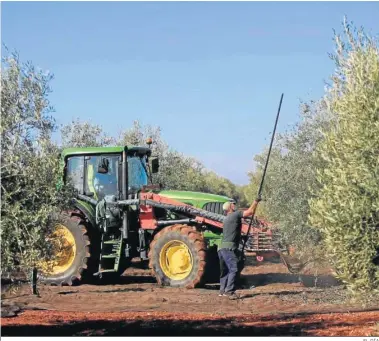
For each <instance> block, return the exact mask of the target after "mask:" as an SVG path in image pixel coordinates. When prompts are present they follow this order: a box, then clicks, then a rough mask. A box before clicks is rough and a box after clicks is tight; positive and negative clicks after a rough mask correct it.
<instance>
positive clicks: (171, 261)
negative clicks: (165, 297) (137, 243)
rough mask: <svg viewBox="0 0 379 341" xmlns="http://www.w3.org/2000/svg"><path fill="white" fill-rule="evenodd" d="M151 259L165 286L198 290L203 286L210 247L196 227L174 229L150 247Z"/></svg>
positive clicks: (157, 275)
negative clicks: (197, 288) (197, 287)
mask: <svg viewBox="0 0 379 341" xmlns="http://www.w3.org/2000/svg"><path fill="white" fill-rule="evenodd" d="M149 259H150V262H149V266H150V268H151V269H152V271H153V273H154V275H155V277H156V279H157V281H158V283H159V284H161V285H165V286H171V287H185V288H195V287H196V286H199V285H201V284H202V283H203V278H204V269H205V262H206V261H205V260H206V245H205V243H204V239H203V236H202V235H201V234H200V233H199V232H197V231H196V229H195V228H194V227H191V226H188V225H172V226H168V227H166V228H164V229H163V230H161V231H160V232H158V233H157V234H156V235H155V237H154V239H153V241H152V243H151V245H150V251H149Z"/></svg>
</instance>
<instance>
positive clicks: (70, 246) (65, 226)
mask: <svg viewBox="0 0 379 341" xmlns="http://www.w3.org/2000/svg"><path fill="white" fill-rule="evenodd" d="M88 230H89V229H88V225H87V223H86V221H85V220H84V219H83V218H82V217H80V216H78V215H74V214H72V213H62V214H60V215H59V216H58V218H57V220H56V222H55V226H54V229H53V231H54V232H53V235H52V236H51V237H50V238H52V242H54V243H60V245H61V247H60V248H59V251H58V248H56V250H57V251H56V254H54V256H53V259H52V260H50V262H45V263H41V265H40V267H39V270H40V275H39V280H40V281H41V282H42V283H45V284H50V285H74V284H79V283H80V282H83V281H85V280H86V279H89V277H90V275H93V273H94V269H95V265H96V259H97V258H98V257H96V253H95V252H94V251H95V249H96V245H95V243H93V245H91V240H90V237H89V231H88ZM54 238H55V239H54ZM92 239H94V238H92ZM91 251H92V255H91ZM97 256H98V255H97ZM52 262H54V263H52Z"/></svg>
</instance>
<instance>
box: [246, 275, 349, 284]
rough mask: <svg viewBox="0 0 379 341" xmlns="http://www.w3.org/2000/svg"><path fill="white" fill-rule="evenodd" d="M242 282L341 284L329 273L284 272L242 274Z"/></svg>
mask: <svg viewBox="0 0 379 341" xmlns="http://www.w3.org/2000/svg"><path fill="white" fill-rule="evenodd" d="M242 283H244V285H254V286H256V287H258V286H263V285H268V284H275V283H289V284H290V283H301V284H302V285H303V286H304V287H306V288H311V287H318V288H331V287H335V286H339V285H341V284H342V283H341V282H340V281H339V280H337V279H336V278H335V277H333V276H331V275H320V276H314V275H303V274H298V275H296V274H286V273H266V274H255V275H243V276H242Z"/></svg>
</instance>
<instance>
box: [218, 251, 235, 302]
mask: <svg viewBox="0 0 379 341" xmlns="http://www.w3.org/2000/svg"><path fill="white" fill-rule="evenodd" d="M218 257H219V259H220V292H221V293H226V294H229V293H233V292H234V290H235V287H234V285H235V280H236V276H237V272H238V258H237V255H236V253H235V252H234V251H233V250H230V249H221V250H218Z"/></svg>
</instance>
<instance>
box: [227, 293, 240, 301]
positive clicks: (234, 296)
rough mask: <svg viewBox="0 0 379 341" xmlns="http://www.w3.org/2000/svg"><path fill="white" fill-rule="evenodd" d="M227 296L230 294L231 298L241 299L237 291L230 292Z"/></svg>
mask: <svg viewBox="0 0 379 341" xmlns="http://www.w3.org/2000/svg"><path fill="white" fill-rule="evenodd" d="M226 296H228V297H229V299H230V300H238V299H240V297H239V296H238V295H237V294H236V293H235V292H231V293H228V294H226Z"/></svg>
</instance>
